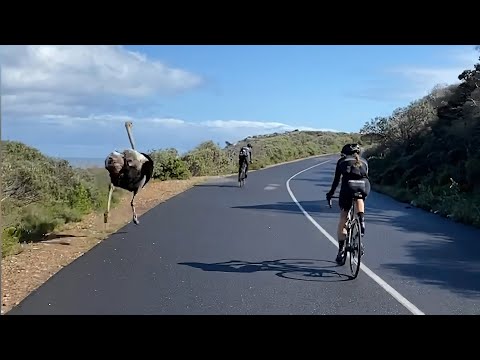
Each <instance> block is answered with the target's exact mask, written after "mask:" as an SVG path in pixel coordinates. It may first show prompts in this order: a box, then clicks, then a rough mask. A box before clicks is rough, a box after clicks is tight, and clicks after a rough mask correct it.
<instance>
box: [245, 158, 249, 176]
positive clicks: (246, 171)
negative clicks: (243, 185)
mask: <svg viewBox="0 0 480 360" xmlns="http://www.w3.org/2000/svg"><path fill="white" fill-rule="evenodd" d="M245 164H246V168H245V179H246V178H247V173H248V157H245Z"/></svg>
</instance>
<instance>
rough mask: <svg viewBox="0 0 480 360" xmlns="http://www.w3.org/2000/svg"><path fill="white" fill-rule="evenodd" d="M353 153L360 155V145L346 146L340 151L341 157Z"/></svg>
mask: <svg viewBox="0 0 480 360" xmlns="http://www.w3.org/2000/svg"><path fill="white" fill-rule="evenodd" d="M354 153H357V154H360V145H358V144H346V145H345V146H344V147H343V148H342V151H341V155H344V156H348V155H353V154H354Z"/></svg>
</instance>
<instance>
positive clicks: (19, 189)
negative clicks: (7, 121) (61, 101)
mask: <svg viewBox="0 0 480 360" xmlns="http://www.w3.org/2000/svg"><path fill="white" fill-rule="evenodd" d="M359 136H360V135H359V134H353V135H350V134H345V133H329V132H300V131H293V132H290V133H285V134H272V135H266V136H254V137H252V138H247V139H244V140H242V141H240V142H238V143H237V144H235V145H232V144H227V146H226V147H224V148H220V146H218V145H216V144H215V143H213V142H212V141H208V142H204V143H202V144H200V145H199V146H197V147H196V148H194V149H192V150H191V151H189V152H188V153H187V154H185V155H182V156H180V155H179V153H178V152H177V150H175V149H160V150H153V151H151V152H150V153H151V156H152V158H153V159H154V160H155V168H154V176H153V177H154V179H156V180H159V181H163V180H171V179H178V180H182V179H188V178H190V177H192V176H210V175H227V174H232V173H236V171H237V166H238V163H237V162H238V160H237V159H238V155H237V154H238V150H239V149H240V147H241V146H243V145H246V144H247V142H250V143H251V144H252V145H253V159H254V163H253V164H252V167H251V168H252V169H261V168H264V167H265V166H267V165H272V164H277V163H281V162H285V161H290V160H295V159H300V158H304V157H308V156H312V155H321V154H326V153H332V152H338V151H340V149H341V147H342V145H343V144H344V143H346V142H352V141H357V140H359ZM1 144H2V164H1V167H2V168H1V171H2V172H1V177H2V179H1V181H2V189H1V190H2V199H1V209H2V256H6V255H9V254H12V253H15V252H18V251H20V247H19V243H20V242H24V241H38V240H40V239H42V237H43V236H44V235H45V234H47V233H49V232H51V231H53V230H54V229H55V228H57V227H58V226H59V225H62V224H65V223H68V222H76V221H79V220H81V219H82V217H83V216H84V215H86V214H88V213H90V212H93V211H102V212H103V211H104V210H105V206H106V200H107V193H108V183H109V177H108V173H107V171H106V170H105V169H103V168H97V169H78V168H74V167H72V166H71V165H70V164H69V163H68V162H67V161H65V160H57V159H54V158H51V157H48V156H45V155H43V154H42V153H41V152H40V151H38V150H37V149H34V148H32V147H29V146H27V145H25V144H22V143H20V142H14V141H3V142H2V143H1ZM113 194H114V195H113V206H115V204H116V203H118V200H119V199H120V197H122V196H123V195H124V194H126V192H124V191H120V190H117V191H115V192H114V193H113Z"/></svg>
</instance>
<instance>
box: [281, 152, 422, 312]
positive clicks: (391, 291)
mask: <svg viewBox="0 0 480 360" xmlns="http://www.w3.org/2000/svg"><path fill="white" fill-rule="evenodd" d="M328 162H330V160H327V161H324V162H321V163H319V164H316V165H313V166H310V167H309V168H306V169H304V170H302V171H300V172H298V173H296V174H295V175H293V176H292V177H290V178H289V179H288V180H287V182H286V186H287V190H288V194H289V195H290V197H291V198H292V200H293V201H294V202H295V204H296V205H297V206H298V208H299V209H300V210H301V211H302V213H303V215H305V217H306V218H307V219H308V220H310V222H311V223H312V224H313V225H314V226H315V227H316V228H317V229H318V230H319V231H320V232H321V233H322V234H323V235H325V237H326V238H327V239H328V240H330V242H331V243H332V244H333V245H335V246H336V247H337V248H338V241H337V240H335V239H334V238H333V237H332V236H331V235H330V234H329V233H328V232H327V231H326V230H325V229H324V228H322V227H321V226H320V225H319V224H318V223H317V222H316V221H315V220H314V219H313V218H312V217H311V216H310V214H309V213H308V212H306V211H305V209H304V208H303V206H302V205H300V203H299V202H298V201H297V198H296V197H295V195H294V194H293V192H292V190H291V189H290V180H292V179H293V178H295V177H296V176H298V175H300V174H302V173H304V172H305V171H308V170H310V169H313V168H315V167H317V166H320V165H323V164H326V163H328ZM360 270H362V271H363V272H365V274H367V275H368V276H369V277H370V278H371V279H372V280H373V281H375V282H376V283H377V284H378V285H380V286H381V287H382V288H383V289H384V290H385V291H386V292H388V293H389V294H390V295H392V296H393V297H394V298H395V299H396V300H397V301H398V302H399V303H400V304H402V305H403V306H405V307H406V308H407V309H408V310H409V311H410V312H411V313H412V314H414V315H425V314H424V313H423V312H422V311H420V310H419V309H418V308H417V307H416V306H415V305H413V304H412V303H411V302H410V301H408V300H407V299H406V298H405V297H404V296H403V295H401V294H400V293H399V292H398V291H397V290H395V289H394V288H393V287H391V286H390V285H388V284H387V283H386V282H385V280H383V279H382V278H381V277H380V276H378V275H377V274H375V273H374V272H373V271H372V270H370V269H369V268H368V267H367V266H366V265H365V263H363V262H362V264H361V266H360Z"/></svg>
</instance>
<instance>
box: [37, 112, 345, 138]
mask: <svg viewBox="0 0 480 360" xmlns="http://www.w3.org/2000/svg"><path fill="white" fill-rule="evenodd" d="M127 120H129V121H133V123H134V126H135V125H138V124H139V125H140V128H141V127H143V125H148V126H162V127H169V128H179V127H184V128H192V129H195V128H202V129H205V130H208V129H210V130H220V131H230V130H233V131H239V130H245V129H248V130H252V131H255V133H256V134H264V133H271V132H283V131H293V130H295V129H298V130H301V131H302V130H303V131H333V132H337V131H338V130H334V129H325V128H313V127H308V126H292V125H288V124H284V123H281V122H268V121H251V120H209V121H201V122H192V121H186V120H182V119H175V118H135V119H133V118H132V117H129V116H116V115H111V114H105V115H95V116H85V117H80V116H68V115H52V114H48V115H44V116H43V117H42V119H41V122H43V123H54V124H57V125H78V126H82V125H84V124H85V122H92V123H95V125H103V126H106V125H108V126H117V125H118V126H122V125H121V123H123V122H125V121H127ZM150 129H151V128H150ZM152 131H154V130H152Z"/></svg>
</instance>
